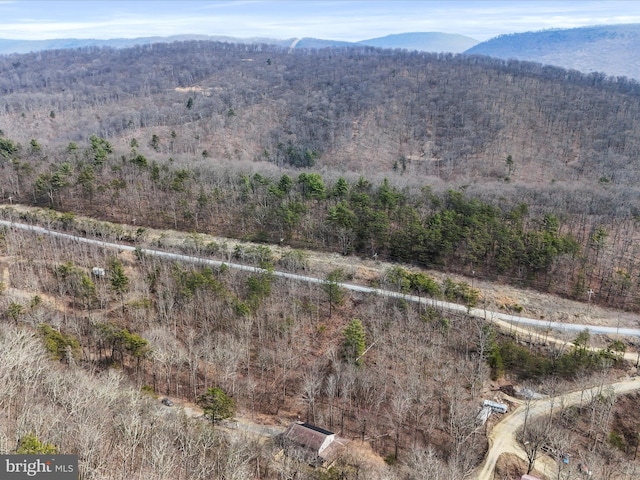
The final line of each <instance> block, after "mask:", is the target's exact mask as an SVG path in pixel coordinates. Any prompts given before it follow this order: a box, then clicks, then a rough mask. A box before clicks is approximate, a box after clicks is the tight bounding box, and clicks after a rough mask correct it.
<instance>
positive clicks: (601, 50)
mask: <svg viewBox="0 0 640 480" xmlns="http://www.w3.org/2000/svg"><path fill="white" fill-rule="evenodd" d="M639 48H640V25H638V24H622V25H600V26H591V27H580V28H569V29H557V28H554V29H549V30H542V31H538V32H524V33H512V34H506V35H499V36H497V37H495V38H492V39H490V40H487V41H485V42H481V43H479V44H477V45H474V46H473V47H471V48H469V49H468V50H466V51H465V53H466V54H470V55H488V56H490V57H495V58H502V59H517V60H525V61H531V62H538V63H542V64H545V65H556V66H558V67H562V68H568V69H575V70H579V71H581V72H583V73H590V72H604V73H605V74H606V75H611V76H613V77H618V76H620V77H623V76H624V77H629V78H634V79H636V80H638V79H640V68H638V57H637V55H638V50H639Z"/></svg>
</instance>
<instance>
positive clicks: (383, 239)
mask: <svg viewBox="0 0 640 480" xmlns="http://www.w3.org/2000/svg"><path fill="white" fill-rule="evenodd" d="M1 140H2V144H1V145H0V148H2V152H4V153H3V155H4V158H3V160H2V163H1V168H2V169H3V170H4V171H5V172H6V175H5V176H4V182H3V184H2V188H3V189H4V191H5V198H6V197H7V196H9V195H10V196H11V198H12V201H15V202H24V203H31V204H34V205H40V206H49V207H54V208H57V209H61V210H71V211H75V212H78V213H85V214H89V215H95V216H98V217H102V218H104V219H118V220H121V221H123V222H130V223H135V224H140V225H147V226H153V227H159V228H166V227H172V228H178V229H183V230H195V231H199V232H203V233H216V234H223V235H226V236H230V237H236V238H245V239H251V240H255V241H261V242H264V241H268V242H274V243H282V242H286V243H288V244H291V245H294V246H304V247H309V248H315V249H330V250H334V251H337V252H340V253H342V254H344V255H347V254H352V253H355V254H358V255H361V256H364V257H374V258H379V259H382V258H387V259H391V260H395V261H399V262H404V263H408V264H414V265H418V266H422V267H428V268H436V269H442V270H447V271H456V272H462V273H466V274H473V275H477V276H479V277H487V278H502V279H504V280H506V281H510V282H515V283H520V284H523V285H530V286H535V287H537V288H540V289H544V290H549V291H553V292H558V293H561V294H564V295H569V296H574V297H576V298H581V295H583V294H584V291H586V290H587V289H588V288H593V287H594V286H597V287H598V291H599V292H602V293H606V295H601V298H599V299H598V301H601V302H604V303H611V304H617V305H620V304H621V303H622V304H624V305H626V306H628V307H629V308H634V307H635V305H634V304H633V303H632V302H629V301H628V298H627V297H628V296H629V295H633V293H634V292H635V291H636V290H637V288H638V284H637V282H636V281H635V275H634V273H633V272H634V271H635V270H636V269H637V268H638V267H637V266H636V264H635V261H634V260H632V259H629V260H628V263H625V264H623V265H620V263H618V262H617V261H615V260H614V261H613V262H612V259H611V257H610V249H609V248H608V245H609V242H610V240H609V231H608V229H607V228H606V227H605V226H603V225H599V226H598V227H597V228H596V227H593V226H591V225H589V224H588V223H586V222H587V219H586V218H583V219H582V222H583V223H582V224H580V223H575V222H576V220H575V218H574V217H567V216H566V215H556V214H553V213H546V214H540V213H538V214H536V213H532V212H531V211H530V208H529V206H528V205H527V204H526V203H524V202H522V203H518V204H512V205H509V204H497V205H496V204H492V203H490V202H487V201H483V200H480V199H478V198H474V197H473V196H471V195H468V194H466V192H465V189H456V190H452V189H449V190H440V191H437V190H435V189H434V188H432V187H429V186H424V187H422V188H420V189H418V188H409V187H403V188H400V187H399V186H396V185H394V184H393V183H392V181H391V180H389V179H388V178H385V179H383V180H382V181H381V182H380V183H374V182H373V181H370V180H368V179H367V178H365V177H364V176H359V177H353V178H352V176H351V177H349V178H350V179H349V180H347V179H346V178H345V177H344V176H338V177H337V178H336V177H335V176H333V175H332V176H330V177H328V178H325V177H324V176H323V175H321V174H319V173H312V172H304V171H303V172H296V171H292V170H289V171H286V172H285V173H281V172H278V171H271V172H269V171H267V172H263V173H259V172H255V171H254V172H247V171H244V170H238V169H232V168H228V166H220V167H209V166H204V165H202V166H201V165H194V166H193V167H192V168H187V167H181V166H175V165H173V164H172V162H171V161H169V162H162V163H160V162H159V161H156V160H152V159H151V158H147V157H146V156H144V155H142V154H141V153H139V152H138V151H137V150H136V149H135V148H132V149H131V151H130V152H129V153H128V154H127V155H121V156H120V158H117V157H116V154H115V153H114V152H113V147H112V145H111V144H110V143H109V142H108V141H107V140H105V139H102V138H99V137H97V136H93V137H91V141H90V143H89V145H86V146H84V147H82V146H79V145H78V144H75V143H71V144H69V145H68V147H67V149H66V153H65V157H66V158H65V161H64V162H63V163H60V164H54V163H52V164H50V165H49V166H48V168H46V169H44V170H43V169H42V167H43V166H44V165H42V162H41V161H38V159H37V158H36V159H34V158H33V157H32V156H31V153H30V151H32V148H29V149H25V148H22V147H19V146H18V144H17V143H15V142H13V141H12V140H10V139H7V138H2V139H1ZM25 150H27V151H25ZM43 154H44V153H43V152H38V155H43ZM106 204H108V205H109V206H110V208H109V210H108V211H104V209H103V205H106ZM534 210H535V209H534ZM132 211H133V212H135V216H134V214H132V213H131V212H132ZM579 227H581V228H582V230H583V231H582V232H581V231H580V230H579ZM586 229H588V230H586ZM585 230H586V231H585ZM627 247H629V245H627ZM610 262H611V263H610ZM622 268H625V269H626V270H625V271H623V270H621V269H622Z"/></svg>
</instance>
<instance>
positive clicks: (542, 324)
mask: <svg viewBox="0 0 640 480" xmlns="http://www.w3.org/2000/svg"><path fill="white" fill-rule="evenodd" d="M0 225H4V226H6V227H10V228H16V229H20V230H26V231H30V232H34V233H37V234H42V235H50V236H54V237H58V238H63V239H66V240H69V241H74V242H79V243H87V244H90V245H97V246H100V247H103V248H108V249H112V250H125V251H135V250H139V251H140V252H141V253H143V254H145V255H152V256H156V257H162V258H167V259H170V260H177V261H181V262H189V263H198V264H203V265H207V266H211V267H220V266H221V265H223V264H224V265H226V266H227V267H229V268H233V269H236V270H244V271H247V272H253V273H266V272H267V270H264V269H262V268H259V267H252V266H250V265H242V264H240V263H230V262H223V261H220V260H213V259H209V258H203V257H196V256H193V255H184V254H181V253H171V252H166V251H163V250H157V249H150V248H139V247H132V246H131V245H123V244H120V243H111V242H105V241H102V240H95V239H91V238H85V237H80V236H77V235H70V234H68V233H61V232H57V231H55V230H50V229H48V228H44V227H38V226H35V225H28V224H24V223H15V222H11V221H7V220H0ZM271 273H272V274H273V275H275V276H276V277H280V278H287V279H290V280H296V281H300V282H306V283H314V284H325V283H327V281H326V280H324V279H321V278H316V277H311V276H308V275H298V274H295V273H288V272H281V271H273V272H271ZM338 285H339V286H340V287H341V288H344V289H345V290H350V291H353V292H361V293H368V294H373V295H379V296H382V297H388V298H400V299H403V300H405V301H407V302H412V303H421V304H424V305H429V306H433V307H436V308H439V309H442V310H448V311H451V312H459V313H466V314H468V315H469V316H472V317H476V318H480V319H484V320H487V321H492V322H493V321H502V322H508V323H509V324H512V325H527V326H531V327H536V328H541V329H544V330H548V329H554V330H560V331H573V332H581V331H583V330H585V329H589V331H590V332H591V333H595V334H619V335H624V336H632V337H640V329H637V328H616V327H606V326H599V325H585V324H577V323H563V322H550V321H545V320H536V319H533V318H528V317H521V316H518V315H509V314H506V313H501V312H493V311H489V310H485V309H482V308H468V307H466V306H464V305H459V304H457V303H451V302H446V301H442V300H435V299H431V298H424V297H419V296H417V295H407V294H403V293H398V292H393V291H391V290H382V289H379V288H372V287H365V286H363V285H354V284H350V283H339V284H338Z"/></svg>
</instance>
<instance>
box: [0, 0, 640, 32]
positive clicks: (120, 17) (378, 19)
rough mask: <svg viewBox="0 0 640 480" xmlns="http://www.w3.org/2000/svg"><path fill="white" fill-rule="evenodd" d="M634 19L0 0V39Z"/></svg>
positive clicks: (504, 6) (578, 5)
mask: <svg viewBox="0 0 640 480" xmlns="http://www.w3.org/2000/svg"><path fill="white" fill-rule="evenodd" d="M621 23H640V1H638V0H597V1H583V0H538V1H530V0H492V1H489V0H397V1H394V0H126V1H120V0H66V1H59V0H0V38H4V39H16V40H45V39H53V38H95V39H109V38H135V37H147V36H169V35H181V34H204V35H227V36H232V37H238V38H250V37H268V38H277V39H289V38H295V37H297V38H301V37H315V38H323V39H329V40H344V41H358V40H366V39H370V38H377V37H383V36H385V35H389V34H394V33H405V32H444V33H457V34H461V35H466V36H469V37H472V38H474V39H476V40H479V41H483V40H487V39H489V38H492V37H494V36H496V35H500V34H504V33H517V32H527V31H538V30H544V29H549V28H573V27H581V26H591V25H613V24H621Z"/></svg>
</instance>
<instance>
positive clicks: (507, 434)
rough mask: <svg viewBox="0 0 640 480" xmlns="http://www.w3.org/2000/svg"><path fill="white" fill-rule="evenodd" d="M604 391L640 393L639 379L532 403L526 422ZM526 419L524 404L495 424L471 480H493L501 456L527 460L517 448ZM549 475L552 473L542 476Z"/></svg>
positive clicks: (519, 448)
mask: <svg viewBox="0 0 640 480" xmlns="http://www.w3.org/2000/svg"><path fill="white" fill-rule="evenodd" d="M604 389H611V390H612V392H615V394H616V395H621V394H625V393H629V392H633V391H635V390H640V379H635V378H631V379H628V380H624V381H622V382H617V383H612V384H608V385H602V386H598V387H593V388H588V389H585V390H578V391H575V392H570V393H565V394H562V395H558V396H555V397H550V398H545V399H540V400H532V401H530V402H529V420H528V421H531V420H535V419H538V418H540V417H542V416H544V415H547V414H549V413H551V411H552V408H556V409H557V408H559V405H563V406H564V407H569V406H572V405H578V404H581V403H582V402H584V401H587V400H588V399H589V398H593V396H595V395H597V394H599V393H601V392H602V391H603V390H604ZM526 416H527V405H526V402H523V404H522V405H520V406H519V407H518V408H516V409H515V410H514V411H513V412H512V413H511V414H509V415H508V416H506V417H505V418H504V420H502V421H501V422H499V423H498V424H496V425H495V426H494V427H493V429H492V430H491V433H490V434H489V451H488V452H487V455H486V457H485V459H484V462H483V463H482V465H480V467H478V469H477V470H476V473H475V475H474V476H473V478H475V479H477V480H492V479H493V472H494V470H495V467H496V463H497V462H498V458H499V457H500V455H502V454H503V453H513V454H515V455H517V456H518V457H520V458H522V459H526V458H527V457H526V454H525V452H524V450H523V449H522V448H521V447H520V446H519V444H518V442H517V440H516V433H517V431H518V429H519V428H520V427H522V425H523V424H524V420H525V418H526ZM545 474H547V475H549V476H550V475H551V472H545Z"/></svg>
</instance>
